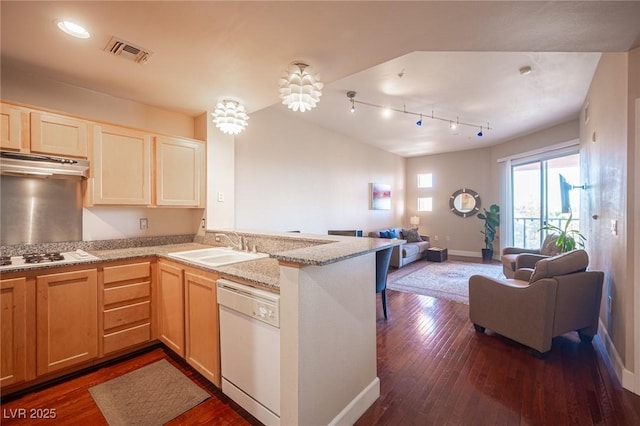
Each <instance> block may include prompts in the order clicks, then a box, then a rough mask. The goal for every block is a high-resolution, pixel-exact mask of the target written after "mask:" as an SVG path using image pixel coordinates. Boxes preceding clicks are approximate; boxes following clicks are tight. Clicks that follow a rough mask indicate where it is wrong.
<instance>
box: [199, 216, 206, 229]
mask: <svg viewBox="0 0 640 426" xmlns="http://www.w3.org/2000/svg"><path fill="white" fill-rule="evenodd" d="M200 227H201V228H202V229H205V228H206V224H205V221H204V218H202V221H201V222H200Z"/></svg>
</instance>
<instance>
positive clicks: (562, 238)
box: [540, 213, 587, 253]
mask: <svg viewBox="0 0 640 426" xmlns="http://www.w3.org/2000/svg"><path fill="white" fill-rule="evenodd" d="M572 220H573V213H571V214H569V218H568V219H567V221H566V222H565V224H564V227H562V228H560V227H558V226H556V225H552V224H547V225H545V226H543V227H542V228H540V231H550V232H551V233H552V234H555V235H557V236H558V239H557V240H556V245H557V246H558V247H560V253H566V252H568V251H571V250H575V249H576V248H577V247H580V248H584V242H585V241H586V240H587V239H586V238H585V237H584V235H582V234H581V233H580V231H579V230H577V229H574V228H571V221H572Z"/></svg>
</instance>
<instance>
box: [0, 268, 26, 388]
mask: <svg viewBox="0 0 640 426" xmlns="http://www.w3.org/2000/svg"><path fill="white" fill-rule="evenodd" d="M26 285H27V279H26V278H13V279H7V280H1V281H0V313H1V317H0V321H1V322H0V327H1V334H0V336H1V337H2V339H1V341H0V347H1V350H0V387H4V386H9V385H13V384H15V383H20V382H22V381H24V380H25V379H26V367H27V354H26V345H27V334H26V333H27V323H26V322H27V293H26Z"/></svg>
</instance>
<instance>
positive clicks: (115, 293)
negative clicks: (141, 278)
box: [104, 281, 151, 306]
mask: <svg viewBox="0 0 640 426" xmlns="http://www.w3.org/2000/svg"><path fill="white" fill-rule="evenodd" d="M150 294H151V285H150V284H149V282H148V281H147V282H143V283H135V284H127V285H122V286H118V287H111V288H105V289H104V304H105V306H106V305H110V304H112V303H118V302H125V301H127V300H134V299H140V298H142V297H149V295H150Z"/></svg>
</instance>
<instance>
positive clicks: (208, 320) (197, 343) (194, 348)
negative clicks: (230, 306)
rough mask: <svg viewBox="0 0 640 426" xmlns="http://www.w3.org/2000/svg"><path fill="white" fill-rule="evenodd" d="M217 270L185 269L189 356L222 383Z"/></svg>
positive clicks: (188, 359)
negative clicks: (192, 270)
mask: <svg viewBox="0 0 640 426" xmlns="http://www.w3.org/2000/svg"><path fill="white" fill-rule="evenodd" d="M217 278H218V277H217V276H216V275H215V274H206V276H205V275H200V274H198V275H196V274H193V273H190V272H185V276H184V280H185V289H186V305H185V312H186V318H185V319H186V323H185V329H186V360H187V362H188V363H189V364H191V366H192V367H193V368H195V369H196V370H198V372H200V374H202V375H203V376H204V377H206V378H207V379H209V380H210V381H211V382H212V383H213V384H215V385H216V386H218V387H220V336H219V330H220V328H219V324H218V302H217V297H216V279H217Z"/></svg>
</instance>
